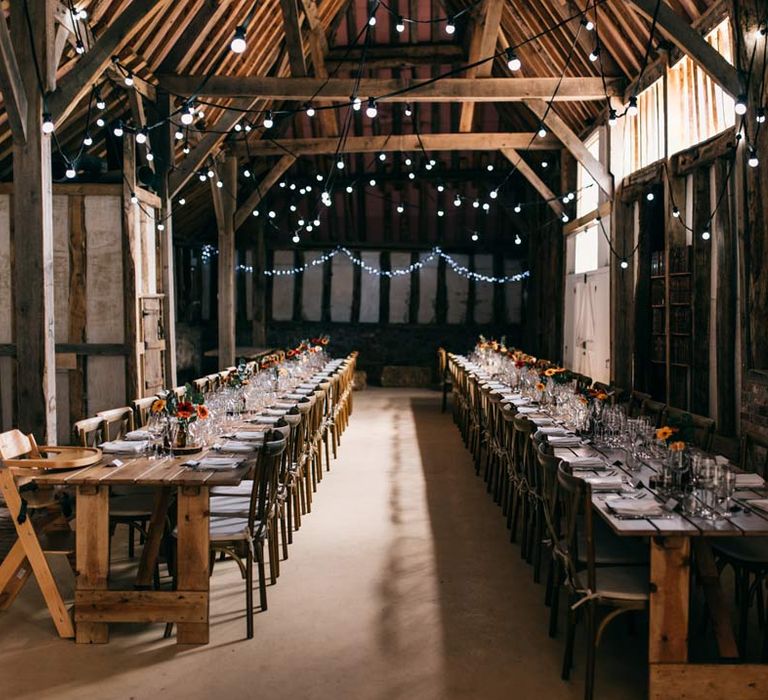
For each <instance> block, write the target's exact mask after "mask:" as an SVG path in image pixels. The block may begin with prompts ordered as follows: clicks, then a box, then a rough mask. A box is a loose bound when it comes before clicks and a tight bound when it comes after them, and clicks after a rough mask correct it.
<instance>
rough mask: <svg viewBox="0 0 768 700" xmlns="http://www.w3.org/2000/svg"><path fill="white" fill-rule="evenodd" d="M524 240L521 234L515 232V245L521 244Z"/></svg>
mask: <svg viewBox="0 0 768 700" xmlns="http://www.w3.org/2000/svg"><path fill="white" fill-rule="evenodd" d="M522 242H523V239H522V238H520V234H519V233H516V234H515V245H520V244H521V243H522Z"/></svg>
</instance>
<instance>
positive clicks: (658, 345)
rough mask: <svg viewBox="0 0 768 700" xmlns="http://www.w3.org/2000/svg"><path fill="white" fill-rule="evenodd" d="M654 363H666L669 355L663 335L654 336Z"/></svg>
mask: <svg viewBox="0 0 768 700" xmlns="http://www.w3.org/2000/svg"><path fill="white" fill-rule="evenodd" d="M651 342H652V354H651V361H652V362H665V361H666V355H667V341H666V337H665V336H663V335H656V336H653V339H652V341H651Z"/></svg>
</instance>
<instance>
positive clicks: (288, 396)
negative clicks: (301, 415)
mask: <svg viewBox="0 0 768 700" xmlns="http://www.w3.org/2000/svg"><path fill="white" fill-rule="evenodd" d="M280 398H281V399H289V400H290V399H293V400H294V401H301V400H302V399H305V398H307V395H306V394H285V395H284V396H281V397H280ZM276 405H277V406H281V405H282V404H276Z"/></svg>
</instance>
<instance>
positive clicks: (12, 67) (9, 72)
mask: <svg viewBox="0 0 768 700" xmlns="http://www.w3.org/2000/svg"><path fill="white" fill-rule="evenodd" d="M0 92H2V93H3V106H4V107H5V111H6V113H7V114H8V123H9V124H10V127H11V132H12V133H13V138H14V139H15V140H16V141H17V142H18V143H25V142H26V140H27V93H26V91H25V90H24V83H23V81H22V79H21V72H20V71H19V64H18V62H17V61H16V52H15V51H14V49H13V44H12V42H11V34H10V32H9V31H8V24H7V22H6V21H5V17H2V16H0Z"/></svg>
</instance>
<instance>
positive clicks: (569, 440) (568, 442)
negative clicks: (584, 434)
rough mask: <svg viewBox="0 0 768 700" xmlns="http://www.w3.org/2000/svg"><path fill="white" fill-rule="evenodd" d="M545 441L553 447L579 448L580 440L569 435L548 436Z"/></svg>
mask: <svg viewBox="0 0 768 700" xmlns="http://www.w3.org/2000/svg"><path fill="white" fill-rule="evenodd" d="M547 441H548V442H549V444H550V445H552V446H553V447H579V446H580V445H581V440H579V438H577V437H575V436H571V435H550V436H549V437H548V438H547Z"/></svg>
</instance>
